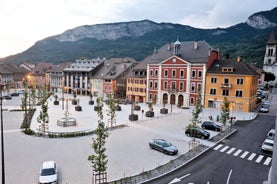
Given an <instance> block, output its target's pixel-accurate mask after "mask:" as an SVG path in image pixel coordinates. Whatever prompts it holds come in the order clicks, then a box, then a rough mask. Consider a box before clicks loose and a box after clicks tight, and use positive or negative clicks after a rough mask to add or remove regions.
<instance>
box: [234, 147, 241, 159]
mask: <svg viewBox="0 0 277 184" xmlns="http://www.w3.org/2000/svg"><path fill="white" fill-rule="evenodd" d="M240 152H242V150H241V149H239V150H238V151H236V152H235V153H234V154H233V155H234V156H235V157H236V156H238V155H239V154H240Z"/></svg>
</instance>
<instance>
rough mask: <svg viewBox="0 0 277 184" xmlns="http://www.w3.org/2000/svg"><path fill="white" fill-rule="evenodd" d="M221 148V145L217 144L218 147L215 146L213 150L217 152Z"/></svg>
mask: <svg viewBox="0 0 277 184" xmlns="http://www.w3.org/2000/svg"><path fill="white" fill-rule="evenodd" d="M222 146H223V144H219V145H217V146H216V147H215V148H214V150H218V149H219V148H221V147H222Z"/></svg>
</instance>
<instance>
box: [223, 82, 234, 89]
mask: <svg viewBox="0 0 277 184" xmlns="http://www.w3.org/2000/svg"><path fill="white" fill-rule="evenodd" d="M220 87H221V88H225V89H226V88H228V89H230V88H232V84H229V83H224V84H220Z"/></svg>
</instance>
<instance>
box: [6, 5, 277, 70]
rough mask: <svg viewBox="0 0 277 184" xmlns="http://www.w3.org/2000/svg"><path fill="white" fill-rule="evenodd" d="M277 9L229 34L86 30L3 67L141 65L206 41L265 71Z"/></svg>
mask: <svg viewBox="0 0 277 184" xmlns="http://www.w3.org/2000/svg"><path fill="white" fill-rule="evenodd" d="M275 15H276V16H275ZM276 17H277V7H276V8H273V9H272V10H269V11H263V12H257V13H254V14H253V15H251V16H249V17H248V19H247V21H246V22H244V23H239V24H236V25H233V26H230V27H228V28H214V29H199V28H194V27H191V26H188V25H182V24H173V23H165V22H162V23H156V22H154V21H151V20H147V19H146V20H139V21H130V22H117V23H106V24H95V25H83V26H78V27H76V28H73V29H69V30H66V31H64V32H63V33H61V34H58V35H54V36H50V37H47V38H45V39H42V40H39V41H37V42H36V43H35V44H34V45H33V46H32V47H30V48H28V49H27V50H25V51H24V52H22V53H19V54H16V55H12V56H8V57H6V58H3V59H1V62H10V63H20V62H22V61H27V62H31V63H36V62H51V63H55V64H58V63H61V62H66V61H74V60H75V59H78V58H81V57H86V58H95V57H105V58H110V57H132V58H135V59H136V60H138V61H140V60H142V59H144V58H145V57H146V56H148V55H149V54H151V53H152V52H153V50H154V49H155V48H159V47H161V46H162V45H164V44H166V43H169V42H174V41H176V39H177V37H179V40H180V41H192V40H205V41H207V42H208V43H209V44H210V45H211V46H212V47H214V48H220V49H221V51H222V52H221V53H222V54H223V55H225V54H226V55H227V53H229V54H230V56H231V57H236V56H238V55H239V56H241V57H242V58H243V59H245V60H248V61H250V62H253V63H258V64H257V65H260V64H261V62H262V59H263V58H262V57H263V55H264V51H265V44H266V42H267V39H268V37H269V34H270V32H271V31H272V30H276V27H277V18H276Z"/></svg>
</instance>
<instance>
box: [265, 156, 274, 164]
mask: <svg viewBox="0 0 277 184" xmlns="http://www.w3.org/2000/svg"><path fill="white" fill-rule="evenodd" d="M271 159H272V158H270V157H267V159H266V160H265V161H264V165H268V164H269V163H270V161H271Z"/></svg>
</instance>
